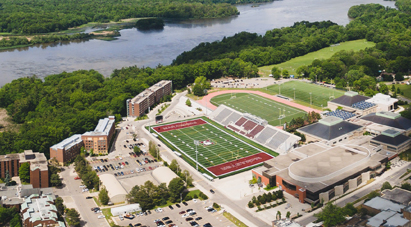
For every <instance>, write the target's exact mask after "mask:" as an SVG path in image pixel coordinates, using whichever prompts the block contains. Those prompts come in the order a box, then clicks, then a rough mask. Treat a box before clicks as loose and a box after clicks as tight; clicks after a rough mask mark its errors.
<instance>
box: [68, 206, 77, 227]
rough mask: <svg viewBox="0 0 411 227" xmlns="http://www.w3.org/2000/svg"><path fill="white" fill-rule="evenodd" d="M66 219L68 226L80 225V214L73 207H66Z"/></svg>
mask: <svg viewBox="0 0 411 227" xmlns="http://www.w3.org/2000/svg"><path fill="white" fill-rule="evenodd" d="M66 220H67V223H68V224H69V225H70V226H75V227H78V226H80V214H79V213H78V212H77V210H76V209H74V208H72V209H68V211H67V212H66Z"/></svg>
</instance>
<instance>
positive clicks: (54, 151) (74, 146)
mask: <svg viewBox="0 0 411 227" xmlns="http://www.w3.org/2000/svg"><path fill="white" fill-rule="evenodd" d="M83 146H84V143H83V140H82V139H81V135H80V134H75V135H72V136H71V137H69V138H67V139H65V140H63V141H61V142H60V143H58V144H55V145H53V146H52V147H50V159H52V158H55V159H56V160H57V161H58V162H59V164H60V165H64V163H67V162H69V161H71V160H73V159H74V158H75V157H76V156H77V155H78V154H80V149H81V147H83Z"/></svg>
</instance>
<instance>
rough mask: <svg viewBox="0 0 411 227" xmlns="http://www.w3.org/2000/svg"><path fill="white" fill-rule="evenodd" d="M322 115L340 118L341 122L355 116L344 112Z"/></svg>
mask: <svg viewBox="0 0 411 227" xmlns="http://www.w3.org/2000/svg"><path fill="white" fill-rule="evenodd" d="M324 115H326V116H334V117H339V118H342V119H343V120H347V119H350V118H352V117H355V116H356V115H355V114H354V113H350V112H347V111H344V110H335V111H332V112H328V113H325V114H324Z"/></svg>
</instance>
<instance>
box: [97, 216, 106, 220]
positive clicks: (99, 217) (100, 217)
mask: <svg viewBox="0 0 411 227" xmlns="http://www.w3.org/2000/svg"><path fill="white" fill-rule="evenodd" d="M105 217H106V216H104V215H99V216H98V217H97V218H98V219H102V218H105Z"/></svg>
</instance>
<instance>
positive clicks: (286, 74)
mask: <svg viewBox="0 0 411 227" xmlns="http://www.w3.org/2000/svg"><path fill="white" fill-rule="evenodd" d="M281 74H282V75H283V78H288V77H289V76H290V73H289V72H288V70H287V69H284V70H283V72H282V73H281Z"/></svg>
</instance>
